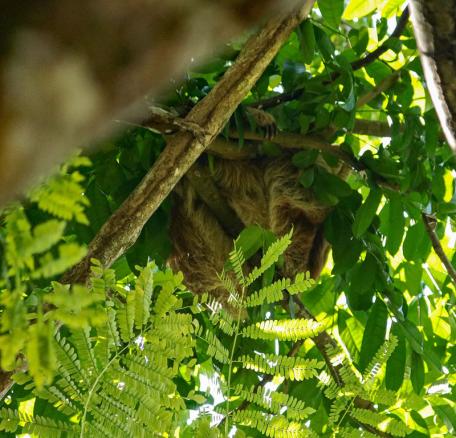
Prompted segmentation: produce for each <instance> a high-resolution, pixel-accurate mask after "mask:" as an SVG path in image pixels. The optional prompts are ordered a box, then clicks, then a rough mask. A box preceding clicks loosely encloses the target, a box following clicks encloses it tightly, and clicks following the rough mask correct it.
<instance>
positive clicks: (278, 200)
mask: <svg viewBox="0 0 456 438" xmlns="http://www.w3.org/2000/svg"><path fill="white" fill-rule="evenodd" d="M332 171H333V172H335V173H336V174H338V175H339V176H341V177H342V178H343V177H344V176H345V173H346V169H345V168H343V167H342V168H338V169H336V170H334V169H332ZM213 179H214V182H215V184H216V185H217V187H218V188H219V190H220V193H221V195H222V196H223V197H224V198H225V199H226V201H227V203H228V204H229V205H230V206H231V208H232V209H233V210H234V212H235V213H236V214H237V216H238V217H239V219H240V220H241V221H242V223H243V224H244V225H245V226H249V225H254V224H257V225H260V226H262V227H263V228H265V229H269V230H271V231H272V232H273V233H274V234H275V235H277V236H281V235H283V234H285V233H287V232H289V231H290V229H291V228H292V227H293V230H294V231H293V236H292V244H291V245H290V247H289V248H288V249H287V251H286V253H285V255H284V257H285V263H284V268H283V271H282V272H281V274H282V275H284V276H287V277H294V276H295V275H296V274H297V273H298V272H307V271H309V272H310V274H311V276H312V277H313V278H317V277H318V276H319V274H320V272H321V270H322V268H323V266H324V263H325V261H326V258H327V254H328V249H329V248H328V244H327V242H326V241H325V239H324V236H323V232H322V224H323V222H324V220H325V219H326V217H327V215H328V213H329V212H330V207H328V206H326V205H322V203H321V202H319V201H318V200H317V199H316V198H315V197H314V195H313V194H312V191H311V190H309V189H305V188H304V187H303V186H302V185H300V183H299V181H298V179H299V169H297V168H296V167H295V166H293V165H292V163H291V157H290V156H288V155H286V156H283V157H279V158H262V159H252V160H245V161H230V160H223V159H220V160H217V161H216V165H215V172H214V175H213ZM177 194H178V199H177V200H176V202H175V203H174V204H175V205H174V208H173V214H172V219H171V229H170V236H171V240H172V244H173V252H172V254H171V257H170V259H169V263H170V265H171V267H172V268H173V269H175V270H180V271H182V272H183V274H184V278H185V282H186V285H187V286H188V287H189V289H190V290H192V291H193V292H194V293H197V294H201V293H204V292H208V293H209V294H210V295H211V296H213V297H217V298H218V299H219V300H221V301H223V302H226V296H225V295H226V292H225V290H224V288H223V287H222V284H221V282H220V280H219V278H218V276H217V273H220V272H221V271H222V269H223V265H224V264H225V261H226V260H227V258H228V253H229V252H230V251H231V249H232V246H233V238H232V236H229V235H228V234H227V233H226V231H225V230H224V229H223V227H222V225H221V224H219V222H218V221H217V219H216V218H215V216H214V215H213V214H212V212H211V210H210V209H209V207H208V206H207V205H206V204H204V203H203V202H202V201H201V200H200V199H199V198H198V196H197V194H196V192H195V190H194V189H193V187H192V186H191V184H190V183H189V182H188V180H186V179H184V180H183V181H182V182H181V183H180V185H179V186H178V188H177Z"/></svg>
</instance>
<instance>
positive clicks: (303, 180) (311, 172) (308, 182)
mask: <svg viewBox="0 0 456 438" xmlns="http://www.w3.org/2000/svg"><path fill="white" fill-rule="evenodd" d="M314 179H315V169H314V168H313V167H311V168H309V169H306V170H304V172H302V174H301V176H300V177H299V183H300V184H301V185H302V186H303V187H305V188H306V189H308V188H309V187H311V186H312V184H313V182H314Z"/></svg>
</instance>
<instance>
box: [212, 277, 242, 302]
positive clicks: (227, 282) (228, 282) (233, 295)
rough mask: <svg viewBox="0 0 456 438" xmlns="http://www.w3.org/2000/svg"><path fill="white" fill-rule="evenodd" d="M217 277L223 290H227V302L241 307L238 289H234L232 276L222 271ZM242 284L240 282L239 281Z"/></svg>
mask: <svg viewBox="0 0 456 438" xmlns="http://www.w3.org/2000/svg"><path fill="white" fill-rule="evenodd" d="M217 276H218V279H219V280H220V282H221V283H222V286H223V287H224V288H225V290H227V291H228V293H229V295H228V302H229V303H231V304H233V306H235V307H238V308H239V307H241V306H242V305H243V304H242V303H241V296H240V295H239V292H238V290H237V289H236V284H235V283H234V281H233V279H232V277H231V276H230V275H228V274H227V273H226V272H224V271H222V273H221V274H218V275H217ZM240 284H242V283H240Z"/></svg>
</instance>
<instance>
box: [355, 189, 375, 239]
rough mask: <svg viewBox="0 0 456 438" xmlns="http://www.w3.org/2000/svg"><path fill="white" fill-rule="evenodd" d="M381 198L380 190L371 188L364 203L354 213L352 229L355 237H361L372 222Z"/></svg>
mask: <svg viewBox="0 0 456 438" xmlns="http://www.w3.org/2000/svg"><path fill="white" fill-rule="evenodd" d="M381 199H382V192H381V191H380V190H378V189H371V191H370V192H369V195H368V197H367V198H366V200H365V201H364V203H363V204H362V205H361V207H359V209H358V211H357V212H356V214H355V220H354V222H353V226H352V231H353V235H354V236H355V237H361V236H362V235H363V234H364V233H365V232H366V230H367V229H368V228H369V225H370V224H371V223H372V221H373V219H374V217H375V213H376V212H377V208H378V205H379V204H380V201H381Z"/></svg>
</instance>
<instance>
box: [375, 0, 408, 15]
mask: <svg viewBox="0 0 456 438" xmlns="http://www.w3.org/2000/svg"><path fill="white" fill-rule="evenodd" d="M403 3H405V0H386V2H384V4H383V7H382V12H381V14H382V17H385V18H391V17H392V16H393V14H394V13H395V12H396V10H397V9H398V8H399V7H400V6H402V4H403Z"/></svg>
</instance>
